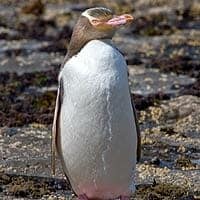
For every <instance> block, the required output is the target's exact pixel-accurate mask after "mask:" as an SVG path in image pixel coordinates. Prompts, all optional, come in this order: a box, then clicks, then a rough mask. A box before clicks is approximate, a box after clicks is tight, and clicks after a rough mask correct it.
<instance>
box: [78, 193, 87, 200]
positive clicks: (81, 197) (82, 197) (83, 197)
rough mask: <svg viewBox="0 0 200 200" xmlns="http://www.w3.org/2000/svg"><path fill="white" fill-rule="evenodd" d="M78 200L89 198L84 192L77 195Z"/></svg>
mask: <svg viewBox="0 0 200 200" xmlns="http://www.w3.org/2000/svg"><path fill="white" fill-rule="evenodd" d="M78 200H89V199H88V197H87V195H85V194H81V195H78Z"/></svg>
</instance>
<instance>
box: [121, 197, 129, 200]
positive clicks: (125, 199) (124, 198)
mask: <svg viewBox="0 0 200 200" xmlns="http://www.w3.org/2000/svg"><path fill="white" fill-rule="evenodd" d="M120 200H130V197H129V196H120Z"/></svg>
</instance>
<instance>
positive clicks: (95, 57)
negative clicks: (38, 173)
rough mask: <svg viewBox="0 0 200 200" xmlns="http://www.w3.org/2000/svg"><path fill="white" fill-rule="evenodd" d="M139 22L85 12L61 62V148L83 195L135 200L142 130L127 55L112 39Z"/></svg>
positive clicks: (56, 143) (56, 128)
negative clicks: (120, 28) (136, 172)
mask: <svg viewBox="0 0 200 200" xmlns="http://www.w3.org/2000/svg"><path fill="white" fill-rule="evenodd" d="M132 21H133V17H132V16H131V15H129V14H123V15H120V16H116V15H114V14H113V12H112V11H111V10H110V9H108V8H104V7H95V8H89V9H87V10H85V11H84V12H83V13H82V14H81V16H80V17H79V19H78V21H77V23H76V25H75V27H74V29H73V33H72V36H71V40H70V43H69V47H68V52H67V54H66V57H65V58H64V62H63V64H62V65H61V70H60V73H59V77H58V90H57V98H56V106H55V113H54V120H53V127H52V163H53V164H52V168H53V171H54V172H55V151H57V154H58V156H59V158H60V160H61V163H62V168H63V171H64V173H65V175H66V177H67V179H68V180H69V182H70V185H71V187H72V189H73V191H74V192H75V194H76V195H77V196H78V199H81V200H86V199H116V198H120V199H129V198H130V196H131V194H132V193H134V191H135V183H134V174H135V168H136V162H137V160H139V158H140V151H141V150H140V149H141V141H140V130H139V126H138V120H137V116H136V110H135V107H134V103H133V102H132V100H131V96H130V89H129V84H128V68H127V64H126V61H125V58H124V57H123V55H122V54H121V52H120V51H119V50H118V49H117V48H116V47H115V45H114V43H113V42H112V38H113V36H114V34H115V32H116V30H117V29H118V28H119V27H121V26H123V25H126V24H128V23H131V22H132Z"/></svg>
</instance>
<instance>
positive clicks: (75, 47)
mask: <svg viewBox="0 0 200 200" xmlns="http://www.w3.org/2000/svg"><path fill="white" fill-rule="evenodd" d="M75 39H76V38H72V39H71V41H70V44H69V48H68V52H67V55H66V56H65V58H64V62H63V64H62V65H61V68H63V67H64V65H65V63H66V62H67V61H68V60H69V59H71V58H72V57H73V56H75V55H77V54H78V53H79V52H80V51H81V49H82V48H83V47H84V46H85V45H86V44H87V43H88V42H90V41H92V40H80V41H79V42H78V41H76V40H75ZM97 40H100V41H102V42H105V43H107V44H109V45H111V46H114V45H113V41H112V39H111V38H102V39H97Z"/></svg>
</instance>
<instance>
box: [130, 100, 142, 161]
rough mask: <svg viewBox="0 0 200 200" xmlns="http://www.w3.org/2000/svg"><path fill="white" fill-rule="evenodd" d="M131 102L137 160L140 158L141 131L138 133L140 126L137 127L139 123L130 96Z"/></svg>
mask: <svg viewBox="0 0 200 200" xmlns="http://www.w3.org/2000/svg"><path fill="white" fill-rule="evenodd" d="M131 104H132V108H133V115H134V118H135V125H136V131H137V162H139V161H140V158H141V133H140V127H139V123H138V118H137V113H136V109H135V105H134V103H133V100H132V98H131Z"/></svg>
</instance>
